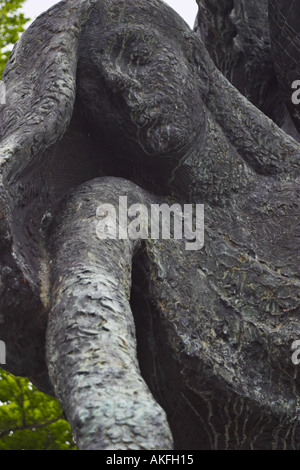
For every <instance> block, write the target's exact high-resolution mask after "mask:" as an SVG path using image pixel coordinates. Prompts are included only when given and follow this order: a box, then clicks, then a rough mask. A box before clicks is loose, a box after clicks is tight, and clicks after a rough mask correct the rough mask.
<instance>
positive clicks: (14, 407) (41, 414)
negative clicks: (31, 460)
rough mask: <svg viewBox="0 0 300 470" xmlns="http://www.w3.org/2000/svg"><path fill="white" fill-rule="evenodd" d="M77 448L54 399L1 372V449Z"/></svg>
mask: <svg viewBox="0 0 300 470" xmlns="http://www.w3.org/2000/svg"><path fill="white" fill-rule="evenodd" d="M72 449H76V447H75V444H74V442H73V438H72V433H71V429H70V426H69V424H68V423H67V422H66V421H65V420H64V419H63V417H62V411H61V408H60V406H59V403H58V401H57V400H55V399H53V398H51V397H49V396H48V395H45V394H44V393H41V392H39V391H38V390H37V389H36V388H35V387H34V386H33V385H32V384H31V383H30V382H29V380H27V379H25V378H23V377H15V376H13V375H11V374H9V373H7V372H5V371H4V370H0V450H72Z"/></svg>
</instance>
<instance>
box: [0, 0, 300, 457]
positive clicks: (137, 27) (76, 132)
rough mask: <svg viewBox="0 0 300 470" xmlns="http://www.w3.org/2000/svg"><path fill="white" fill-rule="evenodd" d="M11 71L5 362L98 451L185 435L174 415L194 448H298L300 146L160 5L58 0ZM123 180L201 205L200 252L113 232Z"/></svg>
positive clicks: (159, 198)
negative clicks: (99, 215)
mask: <svg viewBox="0 0 300 470" xmlns="http://www.w3.org/2000/svg"><path fill="white" fill-rule="evenodd" d="M200 3H201V2H200ZM145 25H148V27H147V28H145ZM41 44H42V45H41ZM33 50H34V51H35V53H34V54H33V55H32V56H30V54H31V52H30V51H33ZM4 81H5V83H6V86H7V98H8V100H7V101H8V102H7V105H6V107H4V108H3V111H2V120H1V122H2V125H1V136H2V141H1V156H2V161H1V176H2V181H3V183H2V190H1V206H0V207H1V215H2V217H1V219H0V220H1V225H0V229H1V234H0V236H1V244H2V247H3V248H2V257H1V263H2V268H1V289H2V290H1V304H0V307H1V314H2V316H3V320H2V325H1V339H3V340H5V342H6V344H7V345H8V347H7V359H8V360H7V368H8V370H10V371H12V372H13V373H15V374H20V375H26V376H29V377H30V378H31V380H32V381H33V382H34V383H35V384H37V386H39V387H40V388H41V389H42V390H45V391H46V392H48V393H54V394H55V395H56V396H57V397H58V398H59V400H60V402H61V404H62V407H63V409H64V411H65V413H66V416H67V418H68V420H69V421H70V423H71V426H72V430H73V432H74V435H75V438H76V439H77V442H78V445H79V447H80V448H82V449H95V448H96V449H99V448H101V449H158V448H163V449H167V448H172V445H173V444H172V437H171V432H170V430H169V426H170V429H171V431H172V435H173V439H174V446H175V448H177V449H198V448H199V449H201V448H270V447H273V448H285V447H287V448H297V445H298V444H297V436H298V435H299V425H298V417H297V410H298V404H299V399H298V393H297V386H298V385H297V368H296V367H295V365H294V364H293V363H292V361H291V354H290V346H291V343H292V341H293V340H294V339H297V335H299V333H300V331H299V321H298V318H297V313H298V311H299V267H298V266H299V249H298V243H297V240H298V237H299V224H298V223H297V221H298V218H299V205H298V200H299V168H300V165H299V150H300V147H299V144H298V143H297V141H296V140H295V139H293V138H292V137H291V136H289V135H288V134H287V133H286V132H284V131H283V130H281V129H280V128H279V127H277V125H275V124H274V122H272V121H271V120H269V119H268V118H267V117H266V116H265V115H264V114H263V113H262V112H260V111H259V110H258V109H257V107H255V106H254V105H253V104H251V103H250V102H248V101H247V100H246V99H245V98H244V97H243V96H242V95H241V94H240V93H239V92H238V91H237V90H236V89H235V88H234V87H233V86H232V85H231V84H230V83H229V82H228V81H227V80H226V78H225V77H224V76H223V75H222V73H221V72H220V71H218V70H217V68H216V66H215V65H214V63H213V62H212V60H211V58H210V57H209V54H208V52H207V50H206V48H205V47H204V45H203V43H202V42H201V41H200V40H199V38H197V36H196V35H195V34H194V33H193V32H192V31H191V30H190V29H189V28H188V27H187V25H186V24H185V23H184V22H183V20H181V19H180V18H179V16H178V15H176V14H175V13H174V12H173V11H172V10H171V9H170V8H169V7H167V6H166V5H165V4H163V3H162V2H160V1H158V0H151V1H147V2H145V1H142V0H138V1H133V0H130V1H126V2H125V1H121V0H118V1H117V0H115V1H112V2H111V1H110V2H108V1H85V2H83V1H65V2H61V3H60V4H58V5H57V6H55V7H53V8H52V9H51V10H50V11H49V13H45V14H44V15H42V16H41V17H40V18H39V19H38V20H37V21H36V22H35V23H34V25H32V27H31V28H29V30H28V31H27V32H26V33H25V34H24V35H23V37H22V39H21V41H20V42H19V43H18V45H17V46H16V48H15V50H14V52H13V54H12V56H11V58H10V62H9V64H8V66H7V68H6V71H5V74H4ZM293 132H294V131H293ZM291 133H292V132H291ZM120 195H126V196H127V197H128V200H129V201H130V203H131V204H134V203H137V202H144V203H146V204H151V203H154V202H159V203H162V202H165V201H167V202H171V203H173V202H181V203H188V202H191V203H195V204H196V203H202V204H204V205H205V214H206V215H205V218H206V229H205V245H204V248H203V250H201V251H198V252H187V251H186V250H185V246H184V243H180V242H176V241H169V240H159V241H153V240H146V241H134V242H133V241H127V242H124V241H121V242H120V241H119V240H108V241H106V242H105V243H100V242H99V239H97V236H96V231H95V225H96V222H97V220H96V216H95V214H96V209H97V206H98V205H99V203H100V202H103V201H105V202H109V203H111V204H113V205H117V200H118V197H119V196H120ZM283 221H284V224H283ZM1 318H2V317H1ZM46 329H47V340H46V339H45V335H46ZM135 331H136V333H135ZM33 338H34V340H33ZM46 342H47V359H45V352H44V348H45V343H46ZM136 343H137V344H136ZM136 349H137V351H138V360H137V357H136ZM46 363H47V365H46ZM48 370H49V375H50V382H49V378H48ZM50 383H51V384H50ZM52 387H53V388H54V391H53V389H52ZM158 403H159V405H158Z"/></svg>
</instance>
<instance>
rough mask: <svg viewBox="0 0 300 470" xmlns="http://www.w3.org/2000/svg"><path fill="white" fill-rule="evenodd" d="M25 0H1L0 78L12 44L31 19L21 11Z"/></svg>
mask: <svg viewBox="0 0 300 470" xmlns="http://www.w3.org/2000/svg"><path fill="white" fill-rule="evenodd" d="M23 3H24V0H0V78H1V76H2V73H3V70H4V67H5V64H6V62H7V59H8V57H9V55H10V53H11V49H12V46H13V45H14V44H15V42H17V40H18V39H19V36H20V34H21V33H22V32H23V31H24V26H25V24H26V23H27V21H28V20H29V18H25V16H24V14H23V13H20V12H19V9H20V8H21V7H22V5H23Z"/></svg>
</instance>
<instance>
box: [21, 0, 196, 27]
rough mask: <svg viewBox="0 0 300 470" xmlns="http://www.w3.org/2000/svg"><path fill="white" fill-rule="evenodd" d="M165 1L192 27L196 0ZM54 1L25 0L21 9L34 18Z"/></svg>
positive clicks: (55, 0)
mask: <svg viewBox="0 0 300 470" xmlns="http://www.w3.org/2000/svg"><path fill="white" fill-rule="evenodd" d="M165 2H166V3H168V4H169V5H170V6H171V7H172V8H173V9H174V10H176V11H177V12H178V13H179V14H180V15H181V16H182V17H183V18H184V19H185V21H186V22H187V23H188V24H189V25H190V27H191V28H193V26H194V22H195V18H196V14H197V9H198V7H197V3H196V0H165ZM56 3H58V1H57V0H26V2H25V3H24V6H23V8H22V10H21V11H23V12H24V13H25V16H27V17H28V18H31V19H32V20H35V19H36V17H37V16H39V15H40V14H41V13H43V12H44V11H46V10H48V9H49V8H50V7H51V6H52V5H55V4H56ZM28 24H30V23H28Z"/></svg>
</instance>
